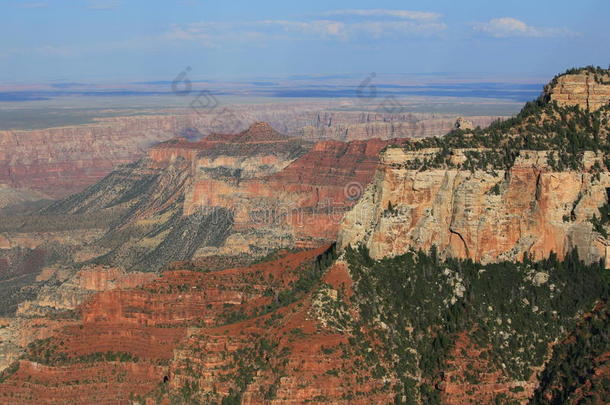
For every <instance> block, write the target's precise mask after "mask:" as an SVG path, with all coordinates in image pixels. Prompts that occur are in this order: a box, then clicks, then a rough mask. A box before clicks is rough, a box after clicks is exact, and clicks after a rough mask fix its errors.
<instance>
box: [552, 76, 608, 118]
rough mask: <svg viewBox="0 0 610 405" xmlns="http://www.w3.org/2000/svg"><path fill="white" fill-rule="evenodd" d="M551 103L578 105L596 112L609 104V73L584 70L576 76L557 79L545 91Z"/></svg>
mask: <svg viewBox="0 0 610 405" xmlns="http://www.w3.org/2000/svg"><path fill="white" fill-rule="evenodd" d="M545 93H546V95H547V97H548V98H549V99H550V100H551V101H555V102H557V103H558V104H559V105H562V106H575V105H578V106H580V107H581V108H583V109H587V110H590V111H595V110H598V109H600V108H601V107H603V106H605V105H607V104H608V100H610V75H608V73H607V72H600V73H595V72H590V71H587V70H584V71H582V72H580V73H576V74H566V75H563V76H560V77H558V78H557V80H556V83H552V84H551V85H549V86H547V88H546V89H545Z"/></svg>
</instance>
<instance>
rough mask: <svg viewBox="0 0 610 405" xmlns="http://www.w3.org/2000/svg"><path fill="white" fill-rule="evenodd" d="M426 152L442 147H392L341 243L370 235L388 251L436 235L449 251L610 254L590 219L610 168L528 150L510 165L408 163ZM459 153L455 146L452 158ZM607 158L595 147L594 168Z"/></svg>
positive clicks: (481, 255)
mask: <svg viewBox="0 0 610 405" xmlns="http://www.w3.org/2000/svg"><path fill="white" fill-rule="evenodd" d="M427 152H428V153H433V152H434V151H426V150H424V151H417V152H409V151H404V150H402V149H400V148H396V149H389V150H388V151H387V152H385V154H384V155H383V157H382V163H381V165H380V168H379V169H378V171H377V173H376V175H375V179H374V181H373V183H372V184H371V185H370V186H369V187H368V188H367V191H366V192H365V194H364V196H363V198H362V199H361V200H360V201H359V202H358V204H356V206H355V207H354V208H353V209H352V210H351V211H350V212H349V213H348V214H346V216H345V219H344V221H343V224H342V226H341V229H340V232H339V240H340V244H341V246H343V247H345V246H347V245H350V244H351V245H356V244H358V243H363V244H365V245H366V246H367V247H368V248H369V249H370V252H371V256H372V257H375V258H382V257H386V256H394V255H398V254H401V253H405V252H406V251H408V250H409V249H424V250H429V249H430V248H431V247H432V246H433V245H435V246H436V247H437V249H438V250H439V252H440V253H442V254H443V255H445V256H450V257H460V258H471V259H473V260H477V261H481V262H492V261H500V260H520V259H521V258H522V257H523V255H524V254H528V255H529V256H530V257H534V258H542V257H547V256H548V255H549V254H550V253H551V252H555V253H557V254H558V255H559V256H560V257H562V256H563V255H565V253H566V252H568V251H569V250H571V249H573V248H577V249H578V251H579V253H580V256H581V257H582V258H584V259H585V260H587V261H588V262H592V261H597V260H600V259H604V260H606V263H608V258H607V247H606V245H607V244H608V241H606V240H605V239H604V238H603V237H602V236H601V235H600V234H599V233H597V232H595V231H594V230H593V226H592V223H591V221H590V220H591V218H592V217H593V215H599V213H598V208H599V207H600V206H602V205H603V204H604V203H605V202H606V201H607V193H608V190H609V189H610V174H609V173H608V172H602V173H598V174H594V173H589V172H587V171H586V170H585V172H575V171H563V172H557V171H553V170H552V169H551V168H550V167H549V166H548V164H547V157H546V155H547V154H546V152H545V151H521V152H520V154H519V156H518V157H517V159H516V161H515V163H514V165H513V166H512V167H511V168H510V169H509V170H508V171H495V172H488V171H483V170H475V171H470V170H461V169H458V168H455V169H429V170H423V171H420V170H412V169H407V168H405V165H404V164H405V163H406V162H409V161H411V160H413V159H416V158H418V157H421V156H422V154H425V153H427ZM460 155H461V151H459V150H456V151H454V155H453V157H452V159H455V160H457V161H459V160H460ZM602 158H603V156H602V154H601V153H600V154H597V155H596V154H595V153H594V152H586V153H585V155H584V166H585V168H590V167H591V166H592V165H593V164H594V162H595V161H599V160H600V159H602Z"/></svg>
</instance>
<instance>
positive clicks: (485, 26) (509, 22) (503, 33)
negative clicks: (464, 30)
mask: <svg viewBox="0 0 610 405" xmlns="http://www.w3.org/2000/svg"><path fill="white" fill-rule="evenodd" d="M473 28H474V29H475V30H476V31H479V32H483V33H485V34H487V35H490V36H492V37H495V38H507V37H531V38H544V37H560V36H573V35H575V33H574V32H572V31H570V30H568V29H565V28H545V27H534V26H531V25H528V24H526V23H525V22H523V21H521V20H517V19H516V18H512V17H502V18H493V19H491V20H489V21H488V22H484V23H477V24H474V25H473Z"/></svg>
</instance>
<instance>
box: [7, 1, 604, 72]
mask: <svg viewBox="0 0 610 405" xmlns="http://www.w3.org/2000/svg"><path fill="white" fill-rule="evenodd" d="M609 15H610V2H608V1H607V0H599V1H596V0H581V1H574V0H571V1H563V0H554V1H547V0H528V1H509V0H505V1H490V0H486V1H479V0H476V1H467V0H463V1H459V2H458V1H453V0H451V1H450V0H447V1H408V0H402V1H397V0H394V1H390V0H388V1H385V0H378V1H360V0H350V1H329V0H326V1H320V0H309V1H307V2H304V1H288V0H284V1H275V0H273V1H264V0H260V1H251V0H250V1H242V0H232V1H222V2H221V1H211V0H205V1H204V0H175V1H169V0H166V1H164V0H31V1H13V0H0V64H1V65H2V69H1V70H0V81H1V82H4V83H13V82H22V83H23V82H45V81H130V80H164V79H165V80H171V79H172V78H173V77H174V76H175V75H176V73H177V72H180V71H181V70H182V69H184V67H185V66H191V67H192V73H191V75H192V77H193V78H201V79H205V78H211V79H233V78H260V77H283V76H290V75H299V74H340V73H352V74H365V73H368V72H382V73H424V72H425V73H435V72H439V73H466V74H481V75H504V76H506V77H525V76H539V77H540V76H546V75H552V74H554V73H556V72H559V71H563V70H565V69H566V68H568V67H573V66H580V65H589V64H594V65H601V66H604V67H607V66H608V64H609V63H610V24H608V21H607V20H608V16H609Z"/></svg>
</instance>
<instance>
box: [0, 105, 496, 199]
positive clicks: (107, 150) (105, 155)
mask: <svg viewBox="0 0 610 405" xmlns="http://www.w3.org/2000/svg"><path fill="white" fill-rule="evenodd" d="M326 108H329V106H328V105H327V104H312V103H309V104H306V103H297V104H280V105H278V104H264V105H260V106H258V105H252V106H247V105H242V106H231V107H230V108H228V107H227V108H224V109H222V111H220V108H217V109H212V110H208V109H199V110H197V111H196V112H193V110H187V111H177V112H172V113H167V112H166V113H164V114H163V115H143V116H130V117H115V118H104V119H100V120H99V121H98V122H96V123H94V124H87V125H79V126H68V127H58V128H49V129H41V130H29V131H22V130H10V131H0V187H2V186H1V185H2V184H6V185H7V186H9V187H13V188H19V189H31V190H36V191H38V192H42V193H43V194H44V195H45V196H50V197H52V198H62V197H65V196H67V195H70V194H73V193H76V192H80V191H81V190H83V189H84V188H85V187H87V186H89V185H91V184H93V183H95V182H96V181H98V180H100V179H101V178H103V177H104V176H105V175H107V174H108V173H110V172H111V171H112V170H113V168H115V167H116V166H118V165H120V164H125V163H129V162H132V161H134V160H136V159H139V158H141V157H143V156H145V155H146V151H147V149H148V147H149V146H151V145H153V144H156V143H158V142H161V141H165V140H168V139H171V138H174V137H176V136H181V135H182V134H186V135H191V136H193V137H201V136H203V135H207V134H209V133H214V132H223V131H224V132H230V133H235V132H239V131H240V130H243V129H246V128H247V127H248V126H249V125H250V124H252V123H254V122H257V121H261V120H264V121H268V122H270V123H271V124H272V125H274V127H276V128H278V129H279V130H281V131H282V132H284V133H287V134H290V135H293V136H297V137H301V138H303V139H309V140H320V139H340V140H346V141H349V140H356V139H359V140H363V139H370V138H382V139H389V138H396V137H419V136H432V135H442V134H443V133H445V132H446V131H448V130H449V129H451V127H452V125H453V122H454V121H455V118H456V117H455V116H453V115H450V114H419V113H418V114H389V113H369V112H335V111H332V112H326V111H324V110H325V109H326ZM225 110H226V113H225ZM494 118H495V117H485V116H482V117H473V121H474V122H476V123H477V124H480V125H486V124H488V123H489V122H491V120H492V119H494ZM30 193H31V192H30ZM2 194H3V191H2V189H1V188H0V207H1V206H2V204H3V200H4V199H5V198H4V197H3V196H2ZM34 196H36V197H38V198H42V197H44V196H40V197H39V196H38V195H37V194H34V195H32V197H34ZM11 202H19V200H17V201H13V199H11Z"/></svg>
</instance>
